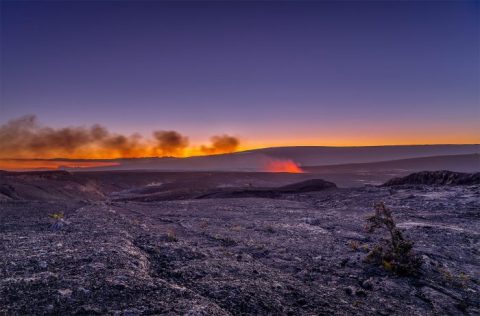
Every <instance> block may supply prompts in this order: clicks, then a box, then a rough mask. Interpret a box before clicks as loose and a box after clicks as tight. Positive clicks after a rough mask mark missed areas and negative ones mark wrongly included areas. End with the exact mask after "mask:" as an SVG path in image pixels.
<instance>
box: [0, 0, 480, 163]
mask: <svg viewBox="0 0 480 316" xmlns="http://www.w3.org/2000/svg"><path fill="white" fill-rule="evenodd" d="M479 12H480V10H479V3H478V2H477V1H454V2H448V1H431V2H430V1H405V2H403V1H402V2H396V1H354V2H349V1H341V2H313V1H310V2H301V1H291V2H254V1H246V2H236V1H229V2H202V1H194V2H187V1H181V2H154V1H79V2H75V1H52V2H43V1H34V2H29V1H2V2H1V38H0V40H1V41H0V44H1V69H0V75H1V91H0V92H1V96H0V97H1V99H0V101H1V104H0V134H1V133H2V127H3V137H4V140H5V139H6V138H7V137H8V139H15V137H13V138H12V133H17V134H16V135H17V136H18V135H22V134H21V133H22V131H20V132H18V127H16V128H17V130H15V129H14V130H13V132H12V129H8V128H10V127H11V126H10V127H8V126H7V125H8V124H9V123H8V122H10V123H11V121H12V120H18V119H20V120H22V118H23V119H24V121H25V118H30V119H31V118H32V117H31V116H30V117H28V116H27V115H35V116H36V118H35V119H34V120H35V124H37V125H35V126H36V127H35V128H33V130H32V128H31V129H30V131H29V133H30V134H28V135H29V137H33V136H32V135H31V134H32V133H33V134H35V135H34V136H35V137H37V136H38V135H37V134H38V133H40V134H42V133H45V131H46V129H48V131H50V132H51V133H55V132H59V131H61V129H62V128H65V127H68V128H71V127H74V128H76V129H75V131H77V132H78V129H79V128H80V127H84V128H85V129H87V133H90V132H91V130H90V128H91V126H92V125H93V124H101V125H102V126H103V128H105V129H106V130H107V131H108V135H109V137H110V136H111V135H114V136H115V137H116V136H119V135H131V134H133V133H138V135H136V136H135V137H138V136H139V137H143V138H145V139H146V140H143V141H142V142H143V143H142V144H144V145H145V144H147V143H148V146H149V148H150V147H152V148H153V147H155V146H156V145H155V144H154V142H155V141H156V140H157V138H156V136H155V135H152V133H153V132H154V131H175V132H178V133H180V134H181V135H182V137H183V136H185V137H188V145H186V146H188V148H193V149H191V150H190V151H187V154H189V153H193V154H195V153H208V149H205V148H210V147H208V146H214V145H212V144H214V143H215V139H211V137H217V138H218V137H223V136H228V137H231V138H235V139H236V141H237V142H238V143H236V146H234V147H232V148H234V149H235V150H240V149H250V148H259V147H268V146H287V145H330V146H345V145H354V146H356V145H382V144H439V143H479V142H480V127H479V126H480V124H479V121H480V101H479V83H480V81H479V69H480V62H479V35H480V31H479ZM26 116H27V117H26ZM10 125H12V124H10ZM22 128H25V127H22ZM47 134H48V133H47ZM42 135H43V134H42ZM49 135H50V134H49ZM50 136H51V135H50ZM54 136H55V135H54ZM0 137H1V135H0ZM22 137H23V138H22V139H24V138H25V137H24V136H22ZM39 137H40V136H39ZM55 137H56V136H55ZM55 137H53V136H52V137H51V138H52V139H56V138H55ZM130 137H131V136H127V138H128V140H127V142H128V141H130V140H131V139H130ZM18 138H20V136H18ZM37 138H38V137H37ZM37 138H35V142H38V139H37ZM181 140H182V139H181V138H180V142H181ZM217 140H218V139H217ZM107 141H110V139H107V140H102V143H101V144H104V143H105V142H107ZM222 141H223V139H222ZM145 146H147V145H145ZM202 146H203V148H204V149H205V150H203V151H202V149H201V148H202ZM155 148H156V147H155ZM6 149H7V148H6V147H4V148H3V151H4V152H5V151H6ZM8 149H9V152H11V151H12V148H11V147H10V148H8ZM27 149H28V148H27ZM1 150H2V148H1V147H0V151H1ZM214 151H215V150H213V152H214ZM79 153H81V154H79V156H82V157H84V156H86V155H87V156H88V154H85V151H80V152H79ZM54 154H57V152H56V151H55V150H53V151H52V155H54ZM59 154H61V152H60V153H59ZM138 154H139V155H140V154H145V153H143V152H142V153H138ZM158 154H159V155H161V151H160V152H158ZM25 155H26V154H25V153H22V154H19V156H22V157H23V156H25ZM102 155H104V156H109V155H108V154H107V153H104V152H101V153H100V154H98V155H95V156H102ZM115 155H116V156H118V155H121V154H118V153H116V154H115ZM0 156H1V155H0ZM4 156H5V155H4ZM26 156H28V155H26ZM30 156H33V157H37V156H42V157H43V156H45V151H42V152H41V154H39V152H33V154H32V155H30ZM46 156H48V155H46ZM50 156H51V155H50Z"/></svg>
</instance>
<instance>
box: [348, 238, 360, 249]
mask: <svg viewBox="0 0 480 316" xmlns="http://www.w3.org/2000/svg"><path fill="white" fill-rule="evenodd" d="M348 245H349V246H350V248H351V249H352V250H353V251H357V250H358V248H359V247H360V244H359V243H358V241H356V240H350V241H349V242H348Z"/></svg>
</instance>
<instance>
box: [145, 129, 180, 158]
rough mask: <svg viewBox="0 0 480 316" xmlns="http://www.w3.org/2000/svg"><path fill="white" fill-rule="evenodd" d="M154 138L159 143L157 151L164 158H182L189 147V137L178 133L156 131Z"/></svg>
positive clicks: (156, 147)
mask: <svg viewBox="0 0 480 316" xmlns="http://www.w3.org/2000/svg"><path fill="white" fill-rule="evenodd" d="M153 137H155V140H156V141H157V144H156V146H155V151H156V153H158V154H160V155H162V156H181V155H182V154H183V151H184V150H185V149H186V148H187V147H188V137H185V136H182V134H180V133H178V132H176V131H155V132H153Z"/></svg>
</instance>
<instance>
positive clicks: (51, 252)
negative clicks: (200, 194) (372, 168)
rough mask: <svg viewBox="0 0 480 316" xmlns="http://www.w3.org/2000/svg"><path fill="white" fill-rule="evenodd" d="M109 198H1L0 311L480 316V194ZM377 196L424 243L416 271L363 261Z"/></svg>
mask: <svg viewBox="0 0 480 316" xmlns="http://www.w3.org/2000/svg"><path fill="white" fill-rule="evenodd" d="M54 181H56V180H54ZM116 185H117V184H116ZM151 187H152V186H148V190H147V191H148V192H150V191H149V190H150V188H151ZM130 191H132V190H129V191H125V192H126V193H125V194H130V193H128V192H130ZM133 191H135V192H137V191H138V190H133ZM65 192H67V193H68V192H70V191H62V190H60V191H59V194H61V195H63V194H65ZM150 193H151V192H150ZM50 194H52V193H51V192H49V195H50ZM68 194H70V193H68ZM102 194H104V195H105V198H104V199H103V200H73V199H57V200H54V201H50V200H38V201H33V200H18V199H17V200H5V201H3V202H1V203H0V315H71V314H73V315H75V314H76V315H96V314H97V315H152V314H153V315H159V314H160V315H478V314H479V313H480V299H479V295H478V294H479V292H480V268H479V266H480V265H479V261H478V258H479V254H480V253H479V245H480V234H479V232H478V227H479V221H480V189H479V188H478V187H475V186H470V187H468V186H443V187H434V186H417V187H415V188H409V187H388V188H387V187H364V188H357V189H335V190H323V191H317V192H304V193H298V192H294V193H292V192H284V193H282V195H281V196H280V197H276V198H235V199H227V198H223V199H200V200H197V199H192V200H189V199H187V200H170V201H152V202H132V201H113V200H112V199H111V197H112V196H118V194H116V195H108V194H106V193H105V192H102ZM92 196H93V197H95V198H97V195H96V194H94V195H92ZM379 201H383V202H385V204H386V205H387V206H388V207H389V208H391V209H392V210H393V212H394V213H393V216H394V219H395V221H396V222H397V227H399V228H400V229H402V230H403V234H404V236H405V237H406V238H408V239H410V240H413V241H414V242H415V245H414V251H415V252H416V253H417V254H418V255H419V256H421V257H422V259H423V262H424V263H423V265H422V266H421V268H420V271H419V273H418V275H416V276H412V277H398V276H396V275H394V274H392V273H391V272H390V271H388V269H386V267H384V266H375V265H372V264H369V263H366V262H364V260H363V258H364V257H365V256H366V254H367V252H368V250H369V249H370V248H371V247H372V245H373V244H375V243H376V242H377V241H378V240H379V239H380V238H382V237H384V236H383V234H382V233H381V232H379V233H375V234H369V233H367V232H366V231H365V230H364V225H365V218H366V217H367V216H368V215H370V214H372V212H373V210H372V205H373V203H374V202H379ZM52 213H63V214H64V218H63V219H62V225H60V226H58V227H57V226H53V224H55V223H56V221H58V220H57V219H55V218H52V217H50V216H49V214H52Z"/></svg>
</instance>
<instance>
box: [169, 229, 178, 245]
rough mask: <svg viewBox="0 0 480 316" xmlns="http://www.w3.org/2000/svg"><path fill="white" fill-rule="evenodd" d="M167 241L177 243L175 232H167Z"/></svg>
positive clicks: (171, 230)
mask: <svg viewBox="0 0 480 316" xmlns="http://www.w3.org/2000/svg"><path fill="white" fill-rule="evenodd" d="M167 241H169V242H175V241H178V238H177V235H176V234H175V231H174V230H173V229H171V228H170V229H168V230H167Z"/></svg>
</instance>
